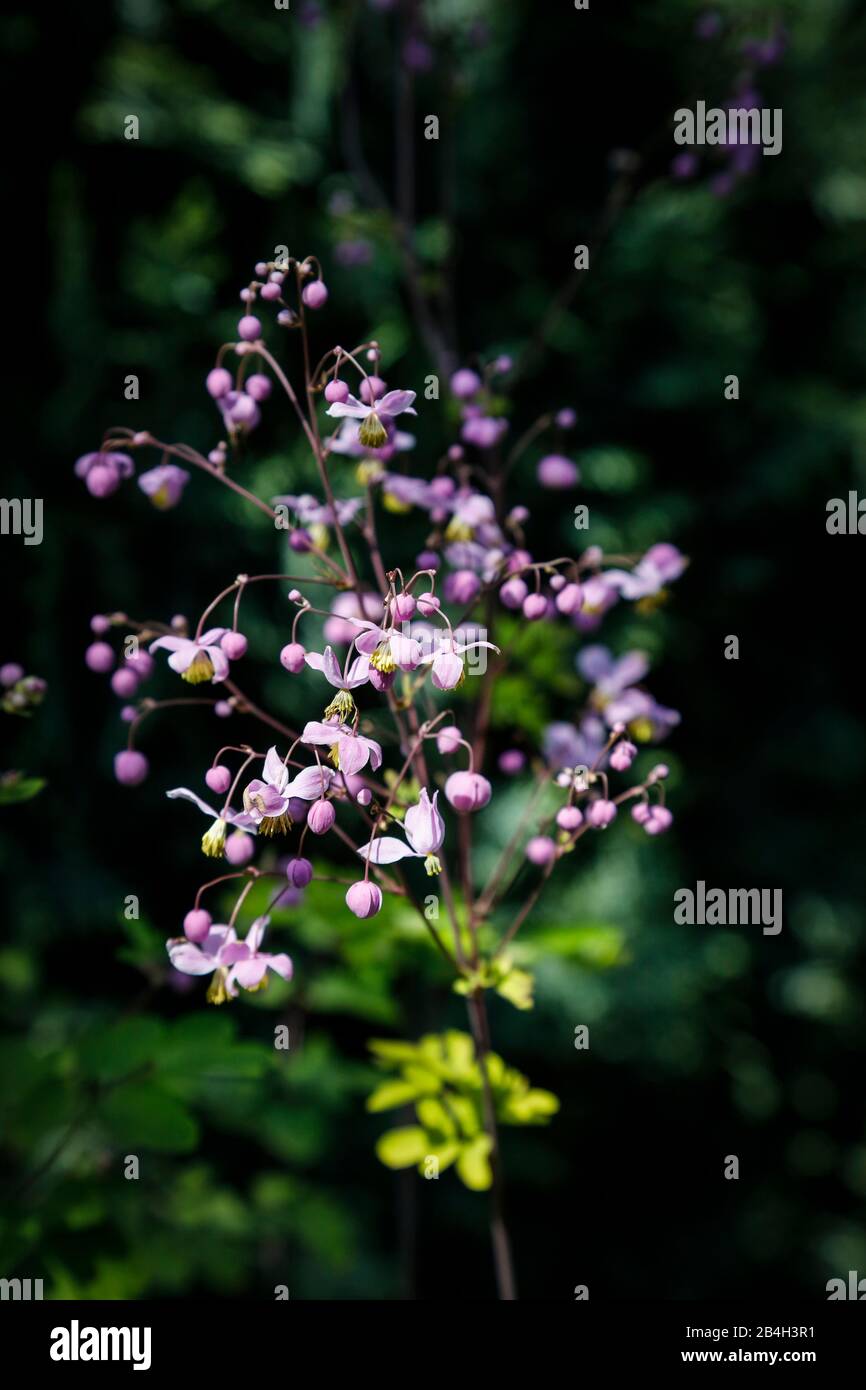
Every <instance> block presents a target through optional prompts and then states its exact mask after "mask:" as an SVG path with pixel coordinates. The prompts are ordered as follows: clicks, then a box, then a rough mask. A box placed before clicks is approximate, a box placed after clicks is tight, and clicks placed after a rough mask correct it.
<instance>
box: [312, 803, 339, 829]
mask: <svg viewBox="0 0 866 1390" xmlns="http://www.w3.org/2000/svg"><path fill="white" fill-rule="evenodd" d="M336 818H337V812H336V811H335V810H334V803H333V802H332V801H326V800H325V799H324V797H320V798H319V800H318V801H314V802H313V804H312V806H311V807H310V809H309V811H308V812H307V825H308V826H309V827H310V830H311V831H312V832H313V834H314V835H327V833H328V831H329V830H330V828H331V826H332V825H333V824H334V821H335V820H336Z"/></svg>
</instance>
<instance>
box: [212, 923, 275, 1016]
mask: <svg viewBox="0 0 866 1390" xmlns="http://www.w3.org/2000/svg"><path fill="white" fill-rule="evenodd" d="M268 921H269V918H267V917H257V918H256V920H255V921H254V922H253V923H252V925H251V926H250V929H249V931H248V932H247V934H246V937H245V938H244V940H243V941H227V942H226V944H225V945H224V946H223V947H222V950H221V952H220V965H221V966H228V967H229V970H228V975H227V977H226V982H225V988H226V993H227V994H228V995H229V997H230V998H232V999H234V998H235V997H236V995H237V986H238V985H240V986H241V988H242V989H245V990H248V991H250V992H251V993H252V992H253V991H254V990H257V989H263V988H264V987H265V985H266V984H267V982H268V980H267V974H268V971H269V970H273V971H274V973H275V974H277V975H281V976H282V978H283V979H284V980H290V979H291V978H292V962H291V960H290V959H289V957H288V956H287V955H285V953H284V952H280V953H279V954H277V955H272V954H271V953H270V952H268V951H262V950H260V947H261V944H262V937H263V936H264V934H265V928H266V927H267V925H268Z"/></svg>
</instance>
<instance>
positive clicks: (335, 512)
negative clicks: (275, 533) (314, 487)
mask: <svg viewBox="0 0 866 1390" xmlns="http://www.w3.org/2000/svg"><path fill="white" fill-rule="evenodd" d="M271 504H272V506H277V505H278V504H281V505H282V506H284V507H288V508H289V510H290V511H292V512H294V514H295V516H296V517H297V519H298V522H299V524H300V525H301V526H333V525H334V519H335V517H336V521H337V524H338V525H339V526H348V524H349V522H350V521H351V520H352V518H353V517H354V516H356V515H357V513H358V512H359V511H360V510H361V508H362V507H363V505H364V499H363V497H347V498H345V499H343V500H340V499H339V498H337V499H335V502H334V506H333V508H332V507H330V506H329V505H328V503H327V502H320V501H319V499H318V497H313V495H312V493H309V492H304V493H301V494H300V495H297V494H294V493H286V494H285V495H283V496H280V497H272V498H271Z"/></svg>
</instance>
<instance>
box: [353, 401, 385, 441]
mask: <svg viewBox="0 0 866 1390" xmlns="http://www.w3.org/2000/svg"><path fill="white" fill-rule="evenodd" d="M358 442H359V443H360V444H363V446H364V448H365V449H381V447H382V445H383V444H387V443H388V431H387V430H386V429H385V426H384V425H383V424H382V421H381V420H380V419H379V417H378V415H377V414H376V412H375V410H371V411H370V414H369V415H368V416H367V417H366V419H364V420H362V421H361V428H360V429H359V430H358Z"/></svg>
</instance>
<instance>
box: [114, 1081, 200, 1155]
mask: <svg viewBox="0 0 866 1390" xmlns="http://www.w3.org/2000/svg"><path fill="white" fill-rule="evenodd" d="M98 1114H99V1116H100V1118H101V1119H102V1121H103V1123H104V1124H105V1125H106V1127H107V1128H108V1130H109V1132H110V1134H111V1136H112V1138H113V1139H114V1140H116V1142H117V1143H118V1144H119V1145H120V1146H121V1147H122V1148H123V1149H124V1151H126V1152H133V1153H134V1152H135V1150H136V1148H137V1147H141V1148H145V1149H156V1150H158V1151H159V1152H161V1153H189V1152H190V1150H191V1149H194V1148H195V1146H196V1143H197V1142H198V1125H197V1124H196V1122H195V1120H194V1119H193V1117H192V1115H190V1113H189V1111H188V1110H187V1108H186V1106H185V1105H182V1104H181V1102H180V1101H179V1100H176V1099H175V1098H174V1096H171V1095H169V1094H168V1092H167V1091H164V1090H163V1089H162V1087H160V1086H157V1085H155V1084H154V1083H153V1082H130V1083H129V1084H127V1085H125V1086H120V1087H118V1089H117V1090H115V1091H111V1092H109V1094H108V1095H107V1096H106V1097H105V1098H104V1099H103V1100H102V1101H101V1102H100V1104H99V1109H98Z"/></svg>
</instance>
